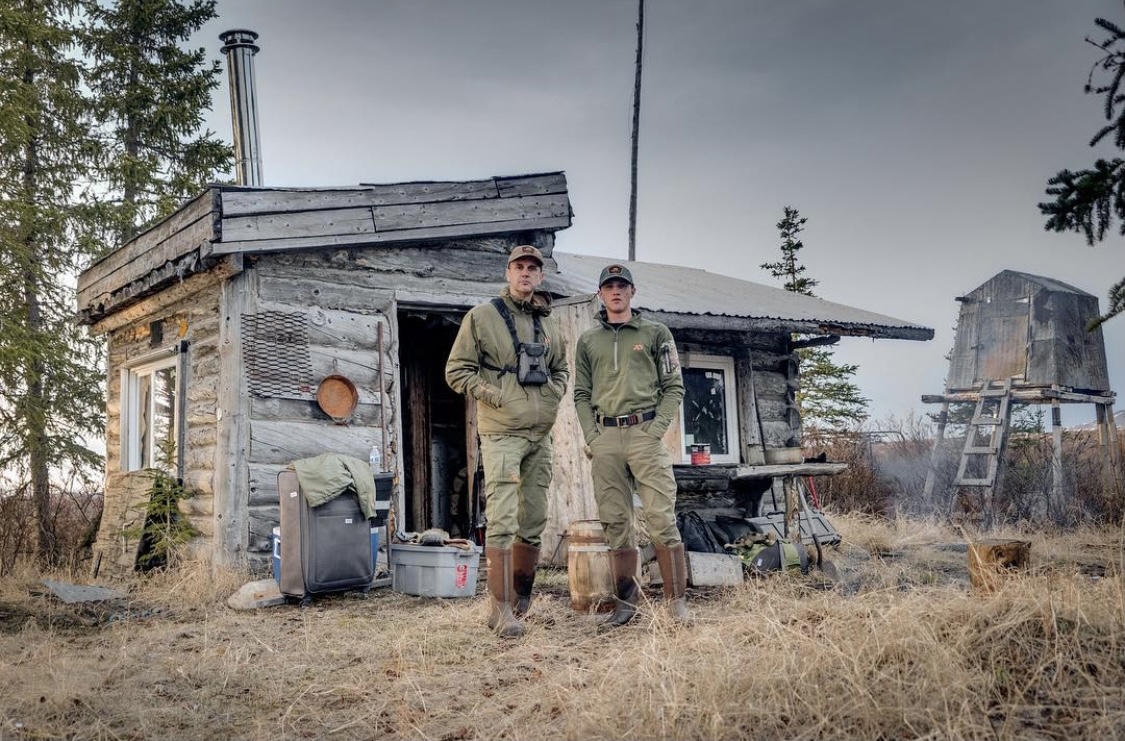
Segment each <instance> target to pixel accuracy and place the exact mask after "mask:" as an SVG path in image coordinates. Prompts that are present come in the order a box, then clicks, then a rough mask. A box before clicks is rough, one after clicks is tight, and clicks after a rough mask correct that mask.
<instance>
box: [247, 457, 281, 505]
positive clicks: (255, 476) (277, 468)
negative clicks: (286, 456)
mask: <svg viewBox="0 0 1125 741" xmlns="http://www.w3.org/2000/svg"><path fill="white" fill-rule="evenodd" d="M288 467H289V464H288V463H285V464H281V463H252V464H250V493H249V502H250V506H251V507H271V506H272V507H276V506H278V502H277V475H278V474H279V473H281V472H282V471H284V470H285V469H286V468H288Z"/></svg>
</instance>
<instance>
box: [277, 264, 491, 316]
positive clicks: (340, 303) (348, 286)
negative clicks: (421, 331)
mask: <svg viewBox="0 0 1125 741" xmlns="http://www.w3.org/2000/svg"><path fill="white" fill-rule="evenodd" d="M309 272H310V273H311V272H312V271H309ZM337 274H338V275H339V277H340V280H336V275H337ZM502 285H503V284H502V283H496V284H494V285H493V286H487V285H481V284H480V283H477V282H472V281H456V280H447V279H441V280H424V279H420V278H415V277H413V276H404V275H395V274H392V273H374V272H369V271H356V270H353V271H338V272H337V273H335V274H333V273H328V272H323V273H316V274H315V277H313V276H312V275H310V276H309V277H306V278H303V279H301V280H299V281H293V282H292V283H289V284H288V285H287V284H286V281H285V280H284V279H282V280H273V279H267V277H266V276H263V280H262V294H261V296H262V299H263V300H268V301H272V302H283V301H284V302H292V303H294V304H299V303H304V304H305V305H306V306H319V307H322V308H325V309H338V310H341V311H353V312H357V313H363V312H367V313H371V314H374V313H376V312H383V311H384V310H385V308H386V306H388V305H389V304H390V302H391V301H392V300H393V297H394V296H395V295H396V294H397V293H402V292H410V291H415V290H416V291H418V292H419V293H423V294H425V293H439V294H440V295H442V296H444V301H441V302H439V303H444V304H445V305H450V306H453V305H458V304H457V302H456V299H455V298H454V297H455V296H456V295H459V294H463V295H465V296H469V297H477V296H480V295H481V293H482V291H484V290H488V289H491V290H488V292H487V293H486V294H485V295H486V296H487V297H488V298H491V297H492V296H495V295H496V294H497V293H498V292H499V290H500V288H501V287H502ZM477 303H479V302H477ZM461 304H463V305H467V306H472V305H474V302H473V301H470V300H469V299H465V300H463V301H462V302H461Z"/></svg>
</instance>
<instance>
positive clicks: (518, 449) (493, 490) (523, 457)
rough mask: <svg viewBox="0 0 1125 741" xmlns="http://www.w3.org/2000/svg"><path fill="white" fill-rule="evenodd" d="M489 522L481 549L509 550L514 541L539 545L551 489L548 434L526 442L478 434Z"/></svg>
mask: <svg viewBox="0 0 1125 741" xmlns="http://www.w3.org/2000/svg"><path fill="white" fill-rule="evenodd" d="M480 452H481V458H482V459H483V461H484V488H485V492H486V499H485V504H484V515H485V517H486V518H488V529H487V531H486V535H485V545H487V546H488V547H490V548H511V547H512V543H513V542H515V540H516V538H519V540H520V541H522V542H524V543H527V544H528V545H533V546H535V547H536V548H538V547H539V543H540V540H541V539H540V536H541V535H542V534H543V528H544V527H546V526H547V489H548V488H549V487H550V486H551V474H552V470H553V469H552V466H553V456H554V454H553V451H552V448H551V435H550V434H549V433H548V434H547V435H544V436H543V437H542V438H540V439H539V440H529V439H528V438H526V437H519V436H518V435H481V436H480Z"/></svg>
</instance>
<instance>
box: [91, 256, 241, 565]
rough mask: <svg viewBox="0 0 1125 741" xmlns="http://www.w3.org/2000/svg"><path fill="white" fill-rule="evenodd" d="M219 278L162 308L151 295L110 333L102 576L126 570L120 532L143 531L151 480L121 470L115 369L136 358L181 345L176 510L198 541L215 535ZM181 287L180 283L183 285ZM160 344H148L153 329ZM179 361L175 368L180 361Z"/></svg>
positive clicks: (129, 549)
mask: <svg viewBox="0 0 1125 741" xmlns="http://www.w3.org/2000/svg"><path fill="white" fill-rule="evenodd" d="M224 277H225V274H224V273H222V272H217V273H216V274H214V275H206V274H204V275H199V276H194V277H193V279H192V282H191V284H190V288H192V289H194V290H193V291H191V292H189V293H186V294H185V295H182V296H181V297H180V298H179V299H178V300H176V301H174V302H171V303H168V302H167V301H164V300H162V298H161V297H160V296H153V297H151V298H149V299H148V300H146V301H145V302H143V303H142V304H139V305H137V306H136V307H135V309H136V311H135V312H134V315H135V317H136V318H135V319H134V320H133V321H132V322H129V323H127V324H124V325H122V326H119V327H117V328H116V329H113V330H112V331H109V333H108V348H107V357H106V371H107V373H106V440H105V442H106V483H105V504H104V509H103V514H102V521H101V527H100V529H99V532H98V540H97V545H96V546H95V551H96V554H100V556H99V555H95V558H96V559H97V558H99V557H100V561H101V565H100V569H101V572H102V573H104V574H106V575H109V576H112V575H114V574H115V573H119V572H123V571H124V572H128V571H131V570H132V567H133V558H134V557H135V555H136V545H137V544H136V540H135V538H131V537H128V536H127V535H125V534H124V533H126V532H128V531H131V530H134V529H135V528H137V527H139V526H140V525H142V524H143V519H142V520H138V518H139V517H140V516H142V515H143V513H141V512H140V508H143V507H144V506H145V505H146V504H147V501H146V499H145V497H146V495H147V491H148V489H149V486H148V482H149V481H150V478H151V477H150V475H149V474H148V473H146V472H144V471H122V470H121V467H122V439H121V433H122V419H121V414H122V398H121V393H122V388H121V380H122V379H121V374H122V370H123V369H125V368H127V367H129V365H130V364H132V363H133V362H135V360H136V359H138V358H142V357H145V356H147V355H151V354H152V353H153V351H155V350H159V349H161V348H168V347H174V346H176V345H178V344H179V343H180V342H181V341H186V342H187V343H188V349H187V353H186V363H185V364H184V365H183V366H181V372H183V373H185V374H186V388H187V395H186V397H185V398H184V399H183V400H181V401H180V402H179V403H180V404H181V407H180V409H181V410H182V413H183V415H184V424H183V426H182V428H183V429H184V431H185V435H184V439H182V440H181V441H180V445H181V446H182V447H183V450H184V485H185V487H186V488H188V489H189V490H190V491H193V492H195V496H194V497H192V498H190V499H188V500H185V501H183V502H182V503H181V510H182V511H183V512H184V513H185V515H186V516H187V518H188V520H189V521H190V522H191V524H192V525H194V526H195V528H196V529H197V530H199V532H200V533H201V535H202V537H203V539H210V538H211V537H212V536H213V534H214V517H213V515H214V477H213V474H214V454H215V445H216V431H217V424H216V423H217V399H218V395H217V387H218V379H219V365H220V357H219V329H220V319H219V301H220V294H221V290H222V289H221V285H222V283H221V282H222V279H223V278H224ZM185 285H186V282H185ZM154 324H158V325H159V330H158V331H159V332H160V334H161V335H162V339H161V340H160V341H159V342H158V343H157V344H156V345H154V344H153V341H152V329H153V325H154ZM181 362H182V361H181Z"/></svg>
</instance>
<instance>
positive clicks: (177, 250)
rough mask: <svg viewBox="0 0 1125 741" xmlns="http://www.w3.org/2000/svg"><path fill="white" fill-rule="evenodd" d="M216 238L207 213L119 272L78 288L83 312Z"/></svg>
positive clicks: (120, 268)
mask: <svg viewBox="0 0 1125 741" xmlns="http://www.w3.org/2000/svg"><path fill="white" fill-rule="evenodd" d="M212 237H213V231H212V229H211V218H210V215H209V214H205V215H203V216H201V217H199V219H197V220H196V221H194V222H192V223H190V224H187V225H185V227H184V228H183V229H182V230H180V231H178V232H176V233H175V234H173V235H172V236H171V237H169V238H168V239H166V240H164V241H163V242H160V243H158V244H153V245H151V246H149V247H148V249H146V250H145V251H144V252H140V253H139V254H137V255H136V256H135V257H134V258H133V259H131V260H129V261H128V262H126V263H125V264H124V265H122V266H121V267H119V268H117V269H116V270H113V271H111V272H108V273H106V274H105V275H104V276H102V277H100V278H99V279H97V280H90V281H88V282H86V283H85V284H84V285H83V286H82V287H80V288H79V289H78V307H79V309H83V308H86V307H87V305H88V304H90V303H92V302H94V301H95V300H97V299H98V297H99V296H102V295H107V294H110V295H111V294H113V293H114V292H116V291H118V290H120V289H121V288H122V287H124V286H126V285H128V284H129V283H132V282H133V281H136V280H138V279H140V278H144V277H145V276H147V275H148V274H149V273H150V272H152V271H153V270H155V269H157V268H159V267H161V266H163V265H166V264H168V263H170V262H175V261H176V260H178V259H179V258H181V257H183V256H184V255H186V254H188V253H189V252H193V251H195V250H198V248H199V246H200V245H202V244H210V241H211V239H212ZM85 275H86V274H85V273H83V274H82V276H85Z"/></svg>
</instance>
